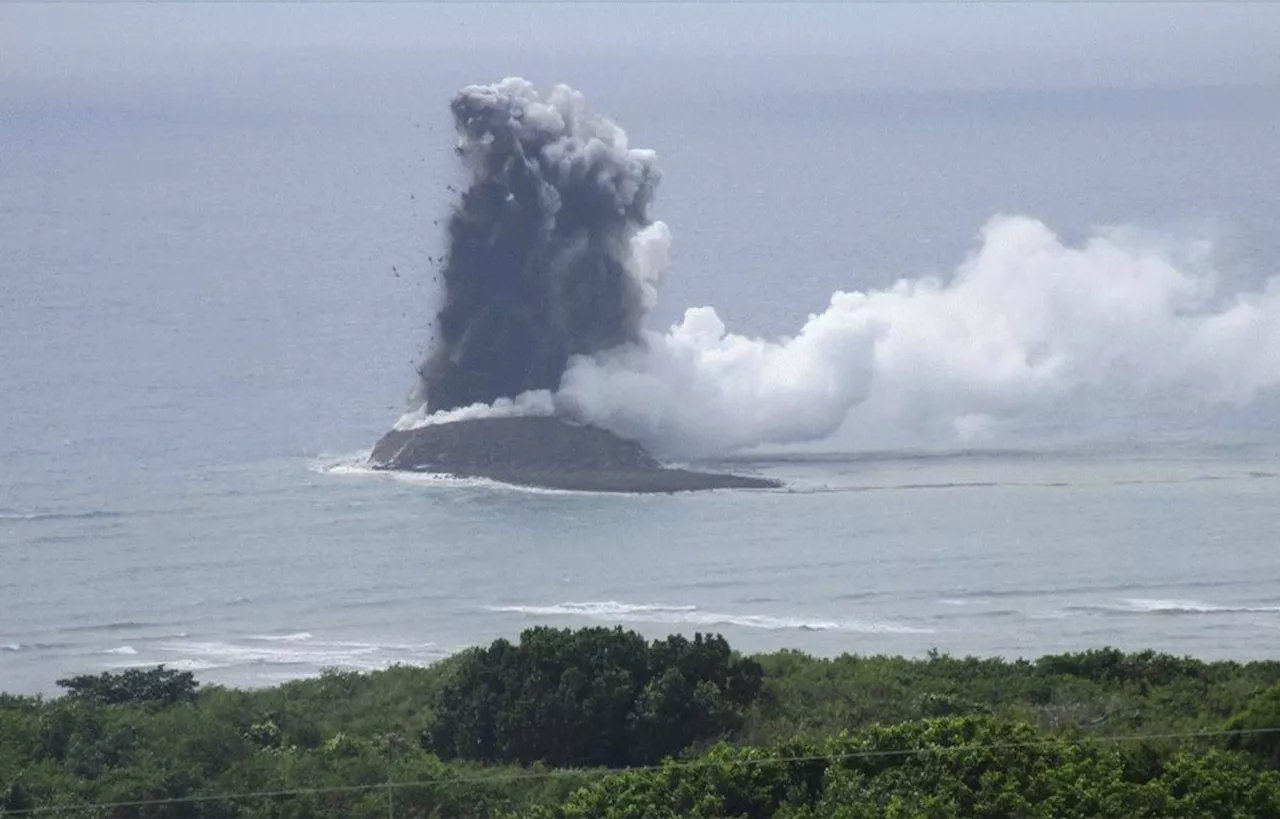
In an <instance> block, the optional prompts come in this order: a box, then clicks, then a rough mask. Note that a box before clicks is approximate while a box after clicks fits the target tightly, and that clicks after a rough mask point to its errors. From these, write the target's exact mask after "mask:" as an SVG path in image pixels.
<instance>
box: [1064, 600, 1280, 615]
mask: <svg viewBox="0 0 1280 819" xmlns="http://www.w3.org/2000/svg"><path fill="white" fill-rule="evenodd" d="M1066 610H1067V611H1078V612H1095V613H1101V614H1169V615H1179V614H1188V615H1195V614H1280V606H1241V605H1234V606H1231V605H1228V606H1220V605H1215V604H1213V603H1203V602H1201V601H1199V600H1160V599H1149V598H1141V597H1139V598H1130V599H1127V600H1125V601H1123V603H1121V604H1119V605H1083V606H1068V607H1067V608H1066Z"/></svg>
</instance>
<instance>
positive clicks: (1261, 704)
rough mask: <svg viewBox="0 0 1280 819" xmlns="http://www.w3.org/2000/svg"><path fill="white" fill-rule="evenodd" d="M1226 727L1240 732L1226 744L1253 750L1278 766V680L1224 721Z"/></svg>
mask: <svg viewBox="0 0 1280 819" xmlns="http://www.w3.org/2000/svg"><path fill="white" fill-rule="evenodd" d="M1227 729H1228V730H1232V731H1240V732H1242V733H1241V734H1239V735H1238V736H1234V737H1231V739H1230V741H1229V742H1228V745H1229V746H1230V747H1232V748H1238V749H1242V750H1245V751H1249V752H1250V753H1253V754H1255V755H1256V756H1258V757H1259V758H1261V759H1263V760H1265V761H1266V762H1268V763H1270V764H1271V765H1275V766H1280V684H1276V685H1273V686H1272V687H1271V688H1268V689H1267V690H1266V691H1263V692H1262V693H1261V694H1259V695H1258V696H1256V697H1254V698H1253V699H1252V700H1251V701H1250V702H1249V704H1248V705H1246V706H1245V707H1244V708H1243V709H1242V710H1241V711H1240V713H1238V714H1236V715H1235V716H1234V717H1232V719H1231V720H1230V721H1229V722H1228V723H1227Z"/></svg>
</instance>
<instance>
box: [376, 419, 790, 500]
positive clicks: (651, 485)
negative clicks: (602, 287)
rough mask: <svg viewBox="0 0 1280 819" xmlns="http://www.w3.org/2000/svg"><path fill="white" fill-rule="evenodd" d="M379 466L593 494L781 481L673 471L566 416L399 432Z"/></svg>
mask: <svg viewBox="0 0 1280 819" xmlns="http://www.w3.org/2000/svg"><path fill="white" fill-rule="evenodd" d="M369 462H370V464H371V465H372V466H373V467H374V468H375V469H395V470H407V471H412V472H437V473H447V474H450V475H456V476H458V477H463V478H489V479H491V480H495V481H501V482H503V483H511V484H518V485H521V486H538V487H545V488H548V489H571V490H578V491H586V492H690V491H694V490H699V489H773V488H777V487H778V486H779V484H778V482H777V481H772V480H768V479H765V478H750V477H745V476H742V475H722V474H717V473H712V472H693V471H691V470H687V469H668V468H666V467H664V466H663V465H662V464H660V463H658V462H657V461H656V460H654V459H653V458H652V457H651V456H650V455H649V453H647V452H645V451H644V448H643V447H641V446H640V445H639V444H637V443H635V442H634V441H628V440H626V439H623V438H619V437H618V436H617V435H614V434H613V433H612V432H607V431H605V430H603V429H599V428H597V427H589V426H582V425H579V424H572V423H569V422H567V421H564V420H562V419H559V418H546V417H521V418H481V419H476V420H472V421H455V422H454V423H450V424H433V425H430V426H425V427H419V428H417V429H411V430H392V431H391V432H388V433H387V434H386V435H384V436H383V438H382V440H380V441H378V443H377V445H376V446H374V448H373V454H372V455H370V456H369Z"/></svg>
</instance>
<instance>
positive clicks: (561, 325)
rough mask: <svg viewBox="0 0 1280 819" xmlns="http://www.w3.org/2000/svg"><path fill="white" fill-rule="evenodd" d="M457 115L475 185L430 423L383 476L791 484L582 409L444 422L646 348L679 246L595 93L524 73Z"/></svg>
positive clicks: (451, 251) (441, 325)
mask: <svg viewBox="0 0 1280 819" xmlns="http://www.w3.org/2000/svg"><path fill="white" fill-rule="evenodd" d="M450 110H451V112H452V114H453V120H454V125H455V129H456V131H457V136H458V141H457V143H456V145H455V146H454V151H455V153H456V154H457V156H458V157H459V159H460V160H461V162H462V166H463V169H464V171H465V173H466V175H467V178H468V182H467V185H466V187H465V189H464V190H461V191H458V190H456V189H453V188H452V187H450V190H453V191H454V192H455V193H458V194H460V197H459V199H458V200H457V201H456V202H455V203H454V204H453V207H452V213H451V214H450V216H449V218H448V220H447V224H446V227H445V237H444V239H445V244H446V246H447V252H446V254H445V256H444V258H443V259H441V260H440V262H439V264H440V268H439V273H438V276H439V280H440V281H441V282H442V284H443V293H442V301H441V302H440V303H439V305H438V311H437V312H436V316H435V322H434V324H433V331H432V337H431V341H430V345H429V350H428V354H427V357H426V360H425V361H424V362H423V363H422V365H421V367H420V368H419V370H418V374H419V376H420V387H421V390H420V394H421V396H423V397H424V401H423V404H422V409H423V410H424V411H425V416H427V417H424V421H425V423H422V424H415V425H414V426H413V427H412V428H397V429H393V430H392V431H391V432H389V433H387V434H386V435H385V436H383V438H382V439H381V440H380V441H378V443H377V444H376V445H375V446H374V448H373V452H372V454H371V455H370V458H369V463H370V465H371V466H372V467H373V468H375V469H383V470H404V471H411V472H420V473H422V472H429V473H436V474H448V475H453V476H457V477H463V478H487V479H491V480H495V481H500V482H502V483H507V484H517V485H522V486H533V487H545V488H549V489H564V490H579V491H590V492H664V493H665V492H688V491H694V490H700V489H772V488H777V487H778V486H779V485H780V484H779V483H778V482H777V481H772V480H768V479H765V478H757V477H746V476H741V475H723V474H716V473H711V472H696V471H693V470H689V469H679V468H672V467H667V466H664V465H663V464H661V463H659V462H658V460H657V459H655V458H653V457H652V456H651V455H650V454H649V452H647V451H646V450H645V448H644V447H643V446H641V444H639V443H637V442H636V441H633V440H629V439H627V438H625V437H622V436H619V435H617V434H616V433H614V432H611V431H608V430H605V429H603V428H600V427H597V426H593V425H590V424H585V423H579V422H578V420H579V416H578V415H576V414H567V413H557V414H552V415H547V414H545V413H543V414H541V415H523V416H510V415H505V416H504V415H497V414H491V415H488V416H481V417H475V416H469V417H468V418H467V419H465V420H452V421H449V422H442V419H443V416H439V414H440V413H448V412H450V411H453V410H458V409H461V408H468V407H476V406H480V407H483V406H486V405H489V406H496V402H498V401H500V400H510V399H511V397H512V396H520V395H522V394H525V393H528V392H530V391H544V392H548V393H555V392H556V391H557V390H558V389H560V388H561V386H562V379H563V377H564V374H565V372H566V369H567V367H568V366H569V364H570V362H571V361H573V360H574V359H581V358H583V357H586V358H590V357H591V356H596V355H599V354H602V353H603V352H605V351H609V350H615V349H621V348H628V347H629V348H632V349H638V348H639V346H638V345H642V344H643V339H642V333H641V327H642V322H643V319H644V317H645V315H646V313H647V312H648V310H649V308H650V307H651V306H652V305H653V303H654V299H655V298H656V287H657V282H658V280H659V278H660V274H661V266H662V265H663V264H665V261H662V260H664V259H665V256H666V252H665V247H666V242H667V241H668V238H669V236H668V234H667V231H666V226H665V225H663V224H662V223H661V222H657V221H655V220H653V219H651V218H650V217H649V215H648V211H649V206H650V204H651V202H652V199H653V196H654V192H655V190H656V188H657V184H658V180H659V178H660V174H659V172H658V169H657V165H656V156H655V154H654V152H653V151H648V150H642V149H637V148H633V147H631V146H630V145H629V144H628V142H627V138H626V134H625V133H624V132H623V131H622V129H621V128H619V127H618V126H617V125H616V124H615V123H613V122H611V121H609V120H607V119H605V118H602V117H598V116H595V115H592V114H591V113H589V112H588V111H586V109H585V108H584V102H583V99H582V95H581V94H579V93H577V92H575V91H573V90H572V89H570V88H568V87H566V86H556V87H555V88H553V89H552V90H551V91H550V92H549V93H548V94H546V95H545V96H544V95H542V94H540V93H539V92H538V91H537V90H536V89H535V88H534V87H533V85H532V83H529V82H527V81H525V80H522V79H520V78H518V77H509V78H507V79H504V80H502V81H501V82H499V83H496V84H494V85H477V86H467V87H466V88H463V89H462V90H461V91H459V92H458V93H457V94H455V95H454V97H453V99H452V100H451V101H450ZM433 415H436V416H438V419H437V420H436V421H435V422H432V420H431V418H430V417H429V416H433ZM587 415H588V417H589V415H590V413H588V414H587Z"/></svg>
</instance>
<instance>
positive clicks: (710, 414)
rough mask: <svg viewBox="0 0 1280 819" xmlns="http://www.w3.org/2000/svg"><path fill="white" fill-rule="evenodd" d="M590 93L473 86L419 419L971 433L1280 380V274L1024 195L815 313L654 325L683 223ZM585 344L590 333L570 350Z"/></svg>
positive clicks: (462, 105)
mask: <svg viewBox="0 0 1280 819" xmlns="http://www.w3.org/2000/svg"><path fill="white" fill-rule="evenodd" d="M583 105H584V103H583V99H582V97H581V95H580V94H577V93H576V92H573V91H571V90H570V89H568V88H565V87H563V86H559V87H557V88H555V89H553V90H552V92H551V93H550V94H549V95H547V97H546V98H545V99H543V98H542V97H540V96H538V95H537V94H536V93H535V92H534V90H533V87H532V86H531V85H530V84H529V83H527V82H525V81H524V80H519V79H508V80H504V81H503V82H502V83H499V84H497V85H494V86H472V87H469V88H466V89H463V91H461V92H459V94H458V95H457V96H456V97H455V98H454V101H453V103H452V106H453V111H454V115H455V120H456V122H457V124H458V127H459V130H460V133H461V134H462V139H463V141H462V145H463V146H464V147H465V146H470V147H469V148H467V150H464V151H463V155H464V159H465V160H466V161H467V162H468V163H469V166H471V167H472V171H473V174H472V175H473V184H472V187H471V188H470V189H469V190H468V192H467V194H466V195H465V196H464V197H463V199H462V202H461V204H460V205H459V206H458V210H457V212H456V213H455V216H454V218H453V219H452V220H451V222H450V229H449V230H450V240H451V251H450V261H449V265H448V267H447V269H446V280H447V281H448V283H449V285H448V292H449V294H450V295H449V297H448V298H447V299H446V303H445V305H444V307H443V308H442V310H441V313H440V316H439V320H438V324H439V325H441V326H442V327H443V328H445V329H447V330H448V332H444V333H442V336H441V338H443V339H444V340H443V341H441V340H440V339H437V345H438V349H437V350H436V351H435V353H434V354H433V355H432V356H431V357H430V358H429V360H428V362H427V364H426V365H424V370H423V375H424V383H426V384H427V396H428V398H431V397H433V396H434V397H435V400H434V401H433V402H432V406H433V407H445V408H448V409H447V410H446V411H443V412H436V413H434V414H428V413H427V411H426V409H423V410H419V411H417V412H415V413H411V414H410V415H407V416H405V417H404V418H402V419H401V421H400V423H399V424H398V425H397V426H398V427H399V428H402V429H403V428H408V427H414V426H418V425H422V424H430V423H442V422H448V421H461V420H467V419H472V418H478V417H492V416H512V415H545V414H551V413H556V414H560V415H563V416H568V417H572V418H575V419H577V420H579V421H582V422H584V423H589V424H594V425H597V426H600V427H603V428H605V429H608V430H611V431H613V432H615V433H617V434H619V435H621V436H623V437H626V438H630V439H632V440H636V441H639V442H640V443H641V444H643V445H644V446H645V447H646V448H648V449H649V450H650V451H651V452H653V453H654V454H656V455H659V456H665V457H678V458H691V457H700V456H712V455H717V454H722V453H727V452H731V451H734V450H738V449H744V448H753V447H757V446H761V445H767V444H781V445H786V444H799V443H803V442H809V441H816V440H820V439H823V438H827V437H829V436H831V435H832V434H833V433H835V432H837V431H838V430H840V429H841V428H842V427H845V426H850V425H851V426H855V427H860V428H876V429H911V430H916V431H923V432H924V433H925V434H926V436H927V437H930V438H935V439H936V437H937V436H938V435H939V434H942V435H944V436H946V437H947V438H949V439H950V440H953V441H972V440H979V439H982V438H984V437H987V436H989V435H991V434H993V433H994V432H995V431H997V430H999V428H1000V426H1001V425H1002V424H1003V423H1004V422H1005V421H1007V420H1010V419H1015V418H1017V417H1019V416H1021V415H1024V414H1035V413H1036V412H1037V411H1043V410H1046V409H1052V408H1054V407H1058V406H1067V405H1068V402H1070V406H1072V407H1073V408H1075V411H1079V410H1080V409H1082V408H1086V407H1088V406H1092V405H1099V404H1100V403H1103V402H1111V403H1115V402H1119V403H1122V404H1123V403H1126V402H1129V403H1131V405H1132V406H1135V407H1142V406H1144V405H1143V404H1142V403H1141V402H1143V401H1144V400H1147V399H1149V398H1150V397H1152V396H1160V397H1161V398H1164V399H1168V398H1173V399H1174V400H1175V401H1180V402H1185V403H1186V404H1188V405H1196V404H1214V403H1221V402H1225V403H1228V404H1235V405H1242V404H1246V403H1248V402H1250V401H1252V400H1253V399H1254V398H1255V396H1256V395H1257V394H1258V393H1259V392H1261V391H1265V390H1269V389H1272V388H1274V387H1275V386H1276V385H1277V384H1278V383H1280V278H1272V279H1269V280H1267V282H1265V284H1264V285H1263V286H1262V287H1261V289H1259V290H1257V291H1253V292H1241V293H1234V294H1223V293H1221V292H1220V291H1219V288H1218V287H1217V282H1216V277H1215V275H1214V272H1213V270H1212V269H1211V267H1210V266H1209V264H1208V259H1209V252H1208V251H1209V248H1208V246H1207V245H1205V244H1199V245H1195V244H1193V245H1184V246H1176V245H1174V244H1173V243H1171V242H1167V241H1157V240H1152V239H1151V238H1149V237H1145V236H1142V235H1140V234H1138V233H1136V232H1134V231H1126V230H1113V231H1108V232H1103V233H1100V234H1098V235H1096V236H1094V237H1092V238H1090V239H1088V240H1086V241H1084V242H1083V243H1081V244H1078V245H1072V244H1068V243H1064V242H1063V241H1062V240H1061V239H1059V237H1058V236H1056V235H1055V234H1054V233H1053V232H1052V231H1051V230H1050V229H1049V228H1048V227H1046V226H1045V225H1044V224H1042V223H1040V222H1038V221H1035V220H1033V219H1029V218H1025V217H1016V216H1015V217H1011V216H1001V217H997V218H994V219H992V220H991V221H990V222H988V223H987V225H986V226H985V227H983V229H982V231H981V233H980V236H979V241H978V246H977V248H976V249H975V251H974V253H973V254H972V255H971V256H970V258H969V259H968V260H966V261H965V262H964V263H963V264H962V265H960V267H959V268H957V269H956V270H955V272H954V273H953V274H952V275H951V276H949V277H947V278H945V279H939V278H922V279H916V280H903V281H900V282H898V283H897V284H895V285H894V286H892V287H890V288H887V289H884V290H874V291H848V292H843V291H842V292H837V293H835V294H834V295H832V296H831V299H830V303H829V304H828V305H827V307H826V309H825V310H824V311H823V312H821V313H817V314H814V315H811V316H810V317H809V319H808V321H806V322H805V323H804V324H803V326H801V327H800V328H799V330H798V331H797V332H796V333H795V335H793V336H789V337H784V338H776V339H764V338H753V337H749V336H745V335H738V334H735V333H731V332H729V331H728V328H726V327H725V325H724V323H723V322H722V321H721V320H720V318H719V316H717V315H716V312H715V310H714V309H712V308H710V307H698V308H693V309H690V310H688V311H687V312H686V313H685V316H684V318H683V320H682V321H680V322H679V323H677V324H676V325H675V326H673V327H671V328H670V329H669V330H668V331H666V332H665V333H661V332H654V331H652V330H641V329H640V328H641V326H642V325H641V320H642V319H643V318H644V316H645V314H647V313H648V311H649V310H651V309H652V308H653V306H654V304H655V303H656V301H657V297H658V286H659V284H660V282H661V278H662V272H663V269H664V268H665V267H666V264H667V250H668V247H669V245H670V241H671V234H670V232H669V231H668V229H667V227H666V225H664V224H663V223H661V222H651V221H650V220H649V219H648V216H647V205H648V203H649V200H650V199H651V198H652V196H653V193H654V189H655V186H656V184H657V179H658V174H657V169H656V164H655V161H656V160H655V157H654V155H653V154H652V152H650V151H640V150H636V149H632V148H630V147H629V146H628V143H627V139H626V135H625V133H623V131H622V129H621V128H619V127H618V126H617V125H615V124H614V123H612V122H608V121H607V120H602V119H598V118H592V117H590V116H587V115H586V113H585V109H584V107H583ZM584 180H585V181H584ZM521 197H523V199H522V198H521ZM513 202H514V203H515V204H516V205H519V206H520V207H515V205H513V204H512V203H513ZM601 202H604V203H605V206H604V207H603V209H602V208H601V205H600V203H601ZM614 210H617V218H616V219H614V218H612V214H613V213H614ZM601 213H604V214H606V215H608V216H609V218H603V219H602V217H601ZM521 220H524V221H521ZM525 222H529V224H528V225H526V224H525ZM529 225H532V226H533V227H532V229H528V230H525V229H524V228H527V227H529ZM513 226H514V227H513ZM516 228H520V229H516ZM556 231H559V233H557V232H556ZM561 234H563V235H561ZM529 237H533V238H532V239H530V238H529ZM499 239H501V241H499ZM588 240H590V241H588ZM477 248H479V250H477ZM548 248H551V249H552V250H551V251H548V250H547V249H548ZM591 248H594V250H592V251H591V252H590V253H587V252H586V250H584V249H591ZM553 251H554V252H553ZM548 254H550V255H548ZM556 254H559V255H556ZM544 257H545V258H546V259H552V261H554V262H555V263H554V264H553V263H549V262H548V263H541V264H539V263H535V262H537V261H538V260H540V259H542V260H544V261H545V259H544ZM512 259H516V260H522V261H521V262H520V264H513V263H511V260H512ZM529 260H533V261H529ZM530 271H532V272H533V273H536V274H537V275H536V276H533V278H532V279H531V275H532V274H531V273H530ZM601 271H604V273H601ZM570 274H572V275H570ZM538 276H541V277H542V278H538ZM530 281H535V282H538V283H540V284H539V287H541V289H540V290H539V289H537V288H534V289H533V290H531V291H529V292H533V293H538V294H541V296H539V297H537V298H531V297H530V296H529V295H528V294H527V293H525V291H524V290H521V289H520V288H521V287H526V286H528V284H529V282H530ZM566 282H568V283H570V284H573V285H574V286H572V287H570V286H567V285H566ZM619 283H620V284H621V286H615V285H619ZM512 293H515V294H519V298H513V297H512ZM618 293H622V294H623V295H624V296H625V298H624V299H622V300H621V301H619V299H618V297H617V294H618ZM496 296H501V298H495V297H496ZM543 296H545V298H543ZM544 303H545V305H552V307H554V309H550V308H549V309H546V310H542V312H538V311H537V310H535V309H534V308H535V307H538V305H544ZM531 305H532V306H531ZM495 316H496V317H497V318H495ZM567 317H570V318H572V319H573V321H572V322H568V321H567ZM522 329H523V330H528V332H523V333H522V332H516V331H517V330H522ZM552 342H555V343H552ZM539 345H542V346H541V347H540V346H539ZM543 348H545V349H543ZM566 351H568V352H573V351H578V352H579V353H585V354H579V355H576V356H573V357H571V358H569V359H568V363H567V366H564V364H563V363H564V361H565V357H566ZM531 373H533V374H534V375H536V376H537V377H533V376H531V375H530V374H531ZM495 374H498V375H501V376H502V378H496V376H495ZM495 379H496V380H495ZM557 380H558V383H559V387H558V389H557V390H556V391H555V392H554V394H553V393H552V392H550V391H548V390H546V389H541V390H536V389H535V390H530V391H529V392H524V393H522V394H520V395H513V396H511V397H509V398H501V399H499V400H498V401H496V402H494V403H493V404H485V403H479V404H474V403H471V402H472V401H475V400H486V401H487V400H489V399H490V398H492V397H493V396H494V395H501V394H503V393H504V391H509V392H517V391H519V390H525V389H529V388H530V387H534V386H546V385H554V384H555V383H556V382H557ZM433 391H434V392H433ZM1090 402H1092V403H1090ZM467 404H470V406H468V405H467ZM886 425H887V426H886Z"/></svg>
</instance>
